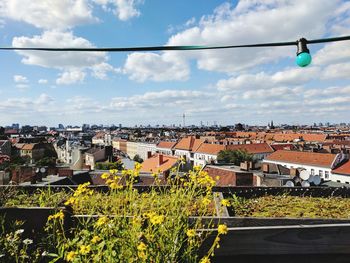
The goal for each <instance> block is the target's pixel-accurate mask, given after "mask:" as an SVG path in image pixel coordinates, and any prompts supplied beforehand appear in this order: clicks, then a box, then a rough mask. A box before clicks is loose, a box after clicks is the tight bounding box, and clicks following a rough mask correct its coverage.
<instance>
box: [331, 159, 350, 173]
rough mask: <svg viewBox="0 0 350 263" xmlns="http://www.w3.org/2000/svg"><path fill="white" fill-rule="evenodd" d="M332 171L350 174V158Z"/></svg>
mask: <svg viewBox="0 0 350 263" xmlns="http://www.w3.org/2000/svg"><path fill="white" fill-rule="evenodd" d="M332 173H335V174H346V175H350V160H348V161H346V162H345V163H343V164H342V165H340V166H339V167H338V168H336V169H334V170H332Z"/></svg>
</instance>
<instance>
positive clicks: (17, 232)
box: [15, 229, 24, 235]
mask: <svg viewBox="0 0 350 263" xmlns="http://www.w3.org/2000/svg"><path fill="white" fill-rule="evenodd" d="M23 232H24V229H18V230H16V232H15V234H16V235H20V234H22V233H23Z"/></svg>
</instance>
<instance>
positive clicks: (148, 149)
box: [137, 142, 157, 160]
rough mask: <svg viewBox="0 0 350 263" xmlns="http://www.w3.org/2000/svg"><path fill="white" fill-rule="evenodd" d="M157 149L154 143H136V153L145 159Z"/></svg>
mask: <svg viewBox="0 0 350 263" xmlns="http://www.w3.org/2000/svg"><path fill="white" fill-rule="evenodd" d="M156 151H157V145H156V144H155V143H146V142H139V143H137V154H138V155H139V156H140V157H141V158H142V159H143V160H146V159H148V158H149V157H151V156H152V155H154V154H155V153H156Z"/></svg>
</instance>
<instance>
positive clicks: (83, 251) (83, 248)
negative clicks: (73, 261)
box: [79, 245, 91, 255]
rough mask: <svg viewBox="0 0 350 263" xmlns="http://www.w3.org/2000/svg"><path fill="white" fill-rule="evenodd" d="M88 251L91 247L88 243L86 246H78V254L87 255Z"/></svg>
mask: <svg viewBox="0 0 350 263" xmlns="http://www.w3.org/2000/svg"><path fill="white" fill-rule="evenodd" d="M90 251H91V248H90V246H89V245H88V246H85V245H81V246H80V250H79V252H80V254H82V255H87V254H89V253H90Z"/></svg>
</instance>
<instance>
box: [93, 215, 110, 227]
mask: <svg viewBox="0 0 350 263" xmlns="http://www.w3.org/2000/svg"><path fill="white" fill-rule="evenodd" d="M107 222H108V217H107V216H102V217H100V218H99V219H98V220H97V222H96V226H102V225H104V224H106V223H107Z"/></svg>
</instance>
